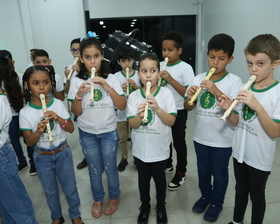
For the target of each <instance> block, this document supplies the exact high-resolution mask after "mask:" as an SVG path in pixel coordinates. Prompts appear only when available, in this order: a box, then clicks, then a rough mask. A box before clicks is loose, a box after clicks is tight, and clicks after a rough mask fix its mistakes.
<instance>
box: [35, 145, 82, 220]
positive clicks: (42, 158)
mask: <svg viewBox="0 0 280 224" xmlns="http://www.w3.org/2000/svg"><path fill="white" fill-rule="evenodd" d="M63 144H64V143H63ZM63 144H61V145H59V146H58V147H56V148H54V149H51V151H53V150H55V149H57V148H60V147H62V146H63ZM35 148H36V149H37V150H39V151H50V150H48V149H44V148H37V147H35ZM33 156H34V162H35V165H36V168H37V173H38V177H39V179H40V181H41V184H42V187H43V189H44V192H45V195H46V198H47V202H48V205H49V208H50V210H51V218H52V219H53V220H55V219H59V218H60V217H61V216H62V211H61V205H60V201H59V189H58V183H57V180H58V181H59V183H60V185H61V188H62V191H63V193H64V194H65V196H66V200H67V202H68V204H69V208H68V213H69V216H70V219H75V218H78V217H80V216H81V213H80V211H79V206H80V198H79V194H78V190H77V186H76V178H75V174H74V165H73V159H72V151H71V149H70V147H69V146H68V145H67V146H66V147H65V148H64V149H63V150H62V151H61V152H59V153H57V154H54V155H41V154H40V153H38V152H36V151H34V154H33Z"/></svg>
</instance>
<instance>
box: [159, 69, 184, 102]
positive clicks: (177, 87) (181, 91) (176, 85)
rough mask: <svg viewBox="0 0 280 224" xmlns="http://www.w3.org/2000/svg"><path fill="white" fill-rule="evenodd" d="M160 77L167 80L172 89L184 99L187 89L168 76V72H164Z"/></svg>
mask: <svg viewBox="0 0 280 224" xmlns="http://www.w3.org/2000/svg"><path fill="white" fill-rule="evenodd" d="M160 77H161V78H164V79H166V80H167V82H168V83H169V84H170V85H172V86H173V88H174V89H175V90H176V91H177V92H178V93H179V94H180V95H181V96H183V97H184V95H185V92H186V90H187V87H185V86H182V85H181V84H180V83H179V82H177V81H176V80H175V79H173V77H172V76H171V75H170V74H169V72H168V71H166V70H164V71H162V72H161V73H160Z"/></svg>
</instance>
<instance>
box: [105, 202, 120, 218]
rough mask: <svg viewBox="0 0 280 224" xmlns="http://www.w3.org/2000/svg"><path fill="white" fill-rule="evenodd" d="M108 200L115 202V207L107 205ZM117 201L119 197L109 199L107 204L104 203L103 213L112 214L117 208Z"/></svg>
mask: <svg viewBox="0 0 280 224" xmlns="http://www.w3.org/2000/svg"><path fill="white" fill-rule="evenodd" d="M110 202H113V203H116V206H115V207H109V206H108V205H109V203H110ZM119 202H120V198H117V199H110V200H109V202H108V204H107V205H106V208H105V211H104V214H105V215H111V214H113V213H114V212H115V211H116V210H117V208H118V205H119Z"/></svg>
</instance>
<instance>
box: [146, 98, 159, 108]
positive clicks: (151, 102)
mask: <svg viewBox="0 0 280 224" xmlns="http://www.w3.org/2000/svg"><path fill="white" fill-rule="evenodd" d="M147 102H148V103H149V106H150V107H151V108H152V110H153V111H155V112H156V111H157V110H158V109H159V106H158V104H157V101H156V99H155V97H154V96H152V95H149V96H147Z"/></svg>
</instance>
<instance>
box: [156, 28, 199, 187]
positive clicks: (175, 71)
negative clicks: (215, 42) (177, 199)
mask: <svg viewBox="0 0 280 224" xmlns="http://www.w3.org/2000/svg"><path fill="white" fill-rule="evenodd" d="M162 40H163V42H162V56H163V58H166V57H167V58H168V64H167V66H166V70H165V71H162V72H161V75H160V76H161V78H162V80H161V86H164V87H166V88H168V89H170V90H171V91H172V93H173V96H174V99H175V102H176V107H177V118H176V121H175V124H174V125H173V126H172V138H173V145H174V148H175V150H176V152H177V166H176V172H175V175H174V177H173V179H172V180H171V182H170V183H169V184H168V186H167V188H168V189H169V190H173V191H174V190H177V189H179V188H180V187H181V186H182V185H183V184H184V183H185V182H186V174H185V173H186V171H187V169H186V166H187V145H186V140H185V137H186V122H187V116H188V115H187V111H186V110H185V109H184V94H185V92H186V90H187V87H188V86H189V84H190V83H192V82H193V78H194V72H193V69H192V67H191V66H190V65H189V64H187V63H186V62H183V61H182V60H181V59H180V54H181V53H182V51H183V48H182V44H183V37H182V35H181V34H179V33H177V32H174V31H171V32H168V33H166V34H165V35H164V36H163V38H162ZM163 63H164V62H161V64H160V65H161V67H162V66H163ZM172 171H173V165H172V144H170V157H169V159H168V163H167V167H166V170H165V172H166V173H171V172H172Z"/></svg>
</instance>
